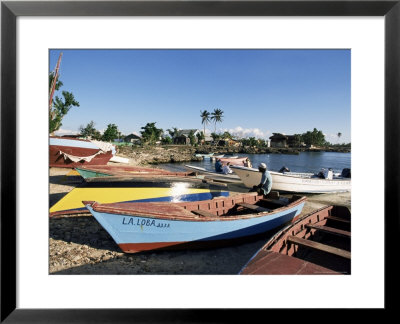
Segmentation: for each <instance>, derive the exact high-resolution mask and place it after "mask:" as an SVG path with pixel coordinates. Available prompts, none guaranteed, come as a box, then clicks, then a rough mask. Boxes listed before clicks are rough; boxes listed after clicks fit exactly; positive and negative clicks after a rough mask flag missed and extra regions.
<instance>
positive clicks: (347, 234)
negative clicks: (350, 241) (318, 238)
mask: <svg viewBox="0 0 400 324" xmlns="http://www.w3.org/2000/svg"><path fill="white" fill-rule="evenodd" d="M306 227H307V228H309V229H314V230H318V231H322V232H326V233H330V234H335V235H339V236H344V237H351V232H349V231H344V230H341V229H338V228H334V227H329V226H321V225H312V224H306Z"/></svg>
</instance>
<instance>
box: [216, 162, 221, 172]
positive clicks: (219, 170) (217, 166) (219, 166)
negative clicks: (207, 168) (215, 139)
mask: <svg viewBox="0 0 400 324" xmlns="http://www.w3.org/2000/svg"><path fill="white" fill-rule="evenodd" d="M215 171H216V172H222V163H221V160H220V159H217V161H216V162H215Z"/></svg>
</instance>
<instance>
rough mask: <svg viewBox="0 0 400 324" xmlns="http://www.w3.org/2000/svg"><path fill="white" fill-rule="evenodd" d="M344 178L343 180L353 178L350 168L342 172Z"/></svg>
mask: <svg viewBox="0 0 400 324" xmlns="http://www.w3.org/2000/svg"><path fill="white" fill-rule="evenodd" d="M342 177H343V178H351V170H350V169H349V168H344V169H343V170H342Z"/></svg>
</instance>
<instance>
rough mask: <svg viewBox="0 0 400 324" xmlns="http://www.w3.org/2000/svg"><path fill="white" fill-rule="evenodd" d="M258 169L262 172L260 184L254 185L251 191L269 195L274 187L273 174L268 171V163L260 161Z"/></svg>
mask: <svg viewBox="0 0 400 324" xmlns="http://www.w3.org/2000/svg"><path fill="white" fill-rule="evenodd" d="M258 171H260V172H261V173H262V175H261V181H260V183H259V184H258V186H253V189H251V190H250V191H252V192H257V193H258V194H259V195H261V194H263V195H264V196H266V195H268V194H269V193H270V191H271V188H272V177H271V174H270V173H269V172H268V171H267V165H266V164H265V163H260V164H259V166H258Z"/></svg>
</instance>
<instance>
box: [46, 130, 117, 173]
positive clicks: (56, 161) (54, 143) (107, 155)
mask: <svg viewBox="0 0 400 324" xmlns="http://www.w3.org/2000/svg"><path fill="white" fill-rule="evenodd" d="M60 152H61V153H60ZM62 153H65V154H68V155H73V156H77V157H90V156H93V155H95V156H94V157H93V158H92V159H91V160H90V161H84V160H82V161H79V162H73V161H72V160H70V159H68V158H66V157H65V156H64V154H62ZM112 157H113V152H112V151H107V152H103V151H101V150H100V149H99V148H98V147H97V146H96V145H94V144H93V143H91V142H90V141H87V140H79V139H67V138H58V137H50V145H49V166H50V167H58V168H75V167H79V166H82V165H105V164H107V163H108V162H109V161H110V159H111V158H112Z"/></svg>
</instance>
